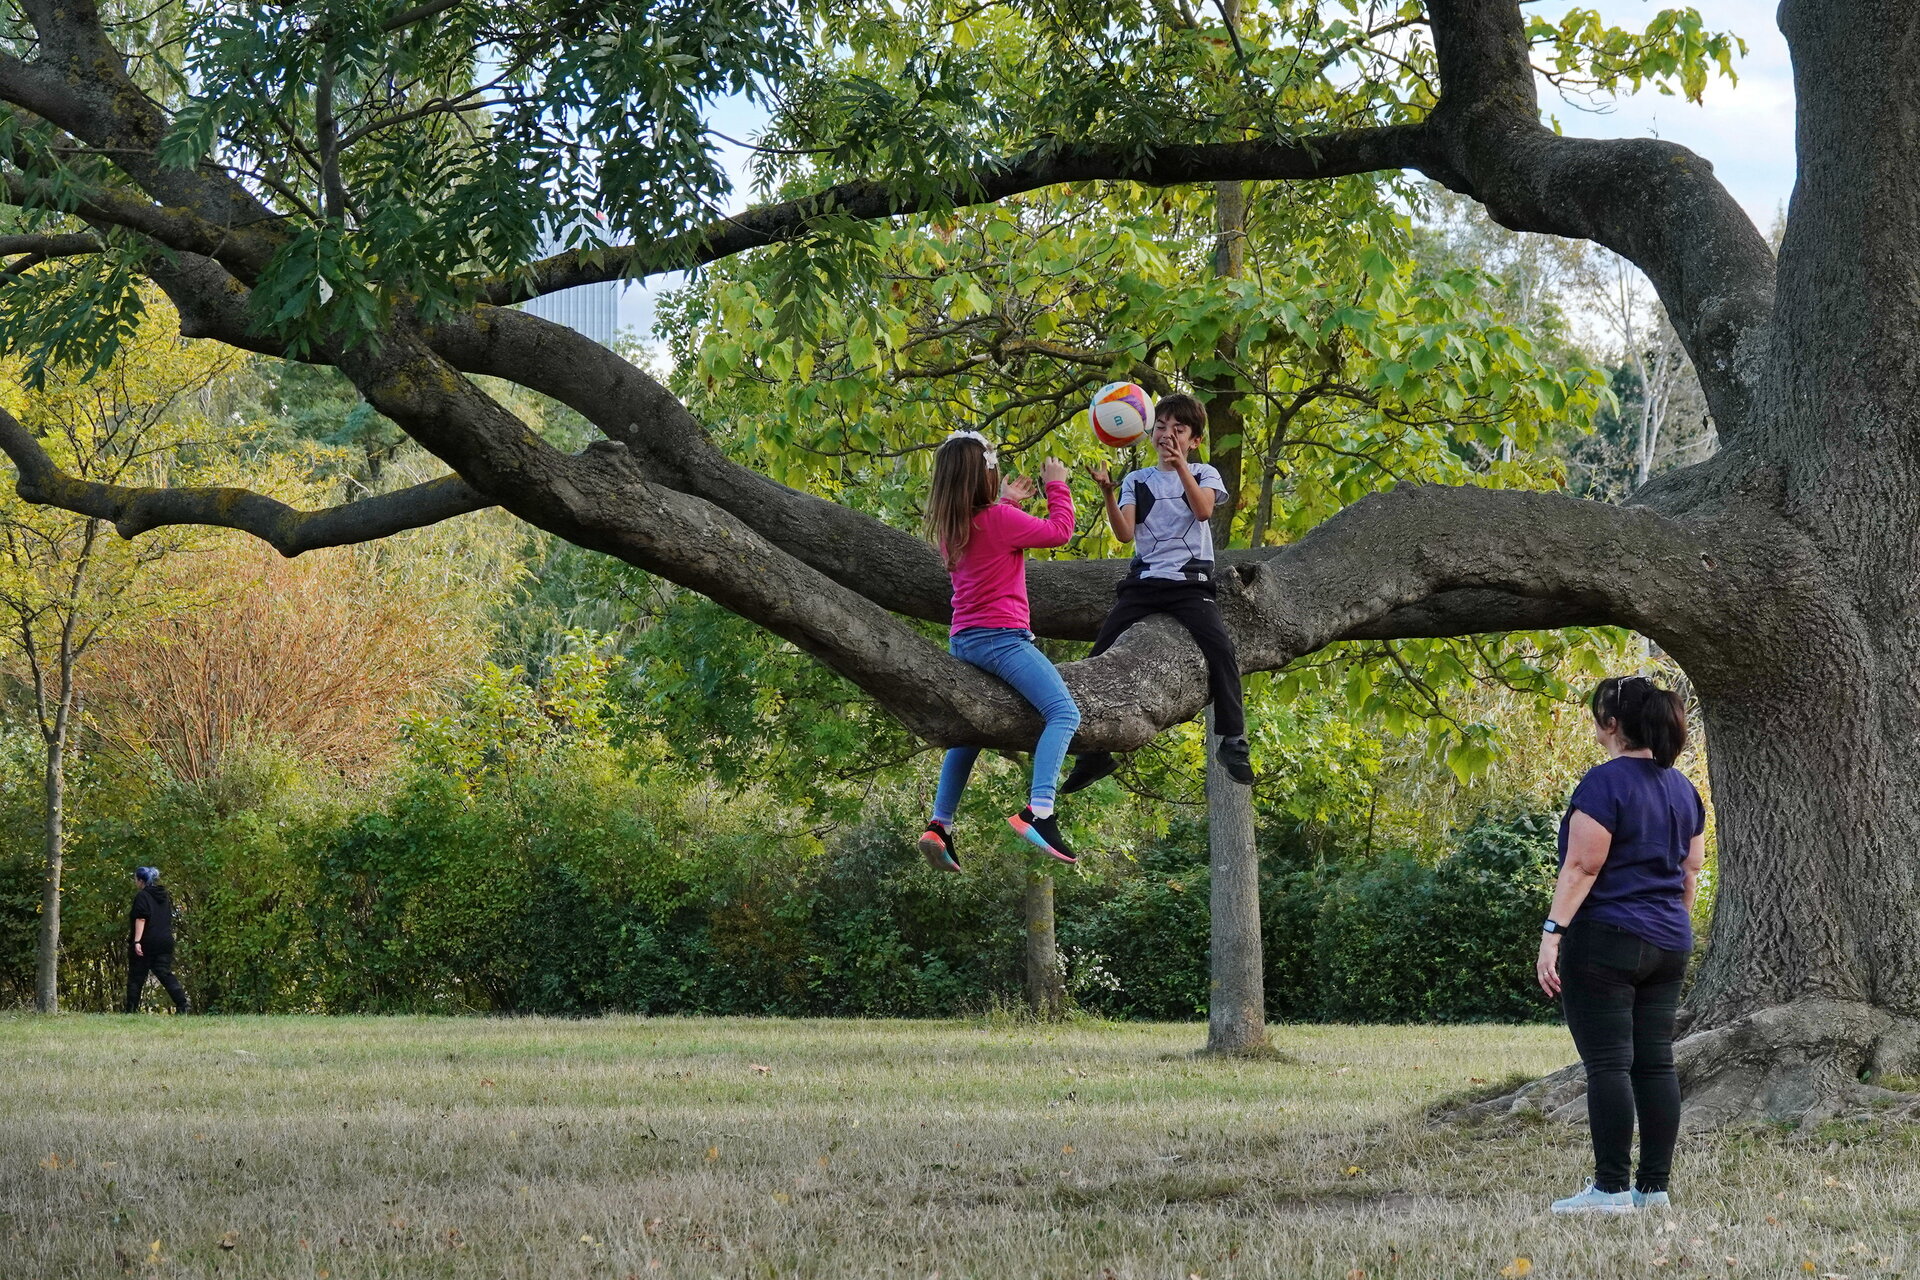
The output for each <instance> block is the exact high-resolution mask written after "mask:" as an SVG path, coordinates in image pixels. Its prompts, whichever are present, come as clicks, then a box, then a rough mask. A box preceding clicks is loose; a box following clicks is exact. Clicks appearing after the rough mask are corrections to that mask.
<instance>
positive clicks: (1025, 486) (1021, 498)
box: [1000, 476, 1033, 502]
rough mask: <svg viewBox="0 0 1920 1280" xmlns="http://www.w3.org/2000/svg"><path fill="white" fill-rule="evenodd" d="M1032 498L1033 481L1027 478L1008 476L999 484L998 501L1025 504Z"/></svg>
mask: <svg viewBox="0 0 1920 1280" xmlns="http://www.w3.org/2000/svg"><path fill="white" fill-rule="evenodd" d="M1032 496H1033V480H1032V479H1031V478H1030V477H1028V476H1008V477H1007V478H1006V479H1005V480H1002V481H1001V482H1000V501H1002V502H1025V501H1026V500H1027V499H1028V498H1031V497H1032Z"/></svg>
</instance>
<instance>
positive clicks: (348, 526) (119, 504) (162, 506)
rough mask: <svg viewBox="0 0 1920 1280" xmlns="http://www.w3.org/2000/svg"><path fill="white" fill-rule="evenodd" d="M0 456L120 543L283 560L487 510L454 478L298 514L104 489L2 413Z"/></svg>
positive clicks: (231, 496)
mask: <svg viewBox="0 0 1920 1280" xmlns="http://www.w3.org/2000/svg"><path fill="white" fill-rule="evenodd" d="M0 452H4V453H5V454H6V455H7V456H8V457H9V458H11V459H12V460H13V464H14V466H15V468H17V469H18V471H19V481H18V484H17V486H16V488H17V490H18V492H19V494H20V496H21V497H22V498H24V499H26V500H27V501H28V502H38V503H44V504H46V505H48V506H53V507H59V508H60V509H62V510H65V511H71V512H74V513H75V514H77V515H84V516H92V517H94V518H96V519H100V520H106V521H109V522H111V523H112V525H113V527H114V529H115V531H116V532H118V533H119V534H120V536H121V537H123V538H133V537H137V536H138V535H140V534H142V533H146V532H147V531H148V530H150V529H158V528H160V527H161V526H163V525H179V524H198V525H211V526H214V527H216V528H222V529H238V530H240V531H241V532H243V533H250V534H252V535H253V536H254V537H256V538H259V539H260V540H261V541H263V542H265V543H267V544H268V545H270V546H272V547H273V549H274V550H276V551H278V552H279V553H280V554H281V555H283V556H297V555H299V554H300V553H301V552H303V551H314V550H318V549H319V548H321V547H339V546H348V545H351V544H354V543H360V542H371V541H373V540H374V539H376V538H385V537H388V536H390V535H392V534H396V533H400V532H403V531H405V530H407V529H418V528H422V527H424V526H426V525H431V524H438V523H439V522H440V521H442V520H447V519H451V518H452V517H454V516H457V515H465V514H466V513H467V512H469V511H479V510H481V509H483V508H485V507H490V506H492V505H493V504H492V503H491V502H490V501H488V500H487V499H486V498H483V497H481V496H480V495H479V494H478V493H475V492H474V491H473V490H472V489H471V488H469V487H468V486H467V484H466V483H465V482H464V481H462V480H461V479H460V478H459V477H458V476H443V477H441V478H440V479H438V480H429V481H427V482H426V483H424V484H417V485H413V486H411V487H409V488H406V489H401V490H398V491H397V492H394V493H385V494H381V495H379V496H378V497H372V498H362V499H360V500H359V501H356V502H347V503H342V504H341V505H339V506H336V507H326V508H323V509H321V510H317V511H302V510H300V509H298V508H296V507H291V506H288V505H287V504H286V503H284V502H280V501H277V500H276V499H273V498H269V497H267V496H266V495H265V494H260V493H254V492H252V491H250V490H247V489H233V488H201V487H194V488H180V489H153V488H135V487H130V486H127V485H117V484H102V483H100V482H98V481H94V480H82V479H80V478H78V477H77V476H72V475H69V474H67V473H66V472H64V471H62V470H60V468H59V467H57V466H56V465H54V462H53V459H52V458H50V457H48V456H47V453H46V451H45V450H44V449H42V448H41V447H40V442H39V441H37V440H35V439H34V438H33V434H32V433H31V432H29V431H28V430H27V429H26V428H25V427H23V426H22V425H21V424H20V421H19V420H18V419H17V418H15V417H14V416H13V415H12V414H10V413H8V412H7V411H6V410H5V409H0Z"/></svg>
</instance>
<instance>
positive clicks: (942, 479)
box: [927, 436, 1000, 573]
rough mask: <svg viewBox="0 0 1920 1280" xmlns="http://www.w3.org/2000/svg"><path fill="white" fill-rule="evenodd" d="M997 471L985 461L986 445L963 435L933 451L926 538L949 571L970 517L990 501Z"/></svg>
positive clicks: (954, 565)
mask: <svg viewBox="0 0 1920 1280" xmlns="http://www.w3.org/2000/svg"><path fill="white" fill-rule="evenodd" d="M999 493H1000V477H999V474H998V473H997V472H996V471H995V470H994V469H993V468H992V467H989V466H988V465H987V449H986V446H985V445H983V444H981V443H980V442H979V441H978V440H969V439H967V438H965V437H964V436H963V437H961V438H959V439H956V440H948V441H947V442H946V443H944V444H942V445H941V446H940V448H939V450H938V451H937V452H935V453H934V455H933V492H932V493H931V494H929V495H928V497H927V540H928V541H930V542H932V543H933V548H934V550H936V551H938V552H939V553H940V559H941V561H942V562H944V563H945V564H946V566H947V572H948V573H952V572H953V571H954V570H955V569H956V568H958V567H959V565H960V556H961V554H962V553H964V552H965V551H966V549H967V540H968V539H969V538H971V537H972V536H973V518H974V517H975V516H977V515H979V514H980V513H981V512H982V511H985V510H986V509H987V508H988V507H990V506H992V505H993V502H994V499H995V498H996V497H998V496H999Z"/></svg>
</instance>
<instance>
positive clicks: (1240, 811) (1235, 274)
mask: <svg viewBox="0 0 1920 1280" xmlns="http://www.w3.org/2000/svg"><path fill="white" fill-rule="evenodd" d="M1238 11H1239V6H1238V4H1237V3H1232V2H1231V0H1230V2H1229V3H1228V4H1227V6H1226V8H1225V9H1224V12H1225V14H1226V20H1227V21H1228V22H1229V23H1233V22H1234V21H1235V20H1236V18H1237V15H1238ZM1214 229H1215V239H1214V249H1213V272H1214V275H1215V276H1217V277H1219V278H1221V279H1229V280H1230V279H1237V278H1239V277H1240V276H1242V275H1244V274H1245V273H1246V266H1247V186H1246V184H1245V183H1243V182H1222V183H1218V184H1216V186H1215V187H1214ZM1237 346H1238V335H1236V334H1230V333H1229V334H1222V335H1221V337H1220V344H1219V357H1220V361H1221V363H1222V364H1223V365H1225V364H1227V363H1229V362H1230V361H1231V359H1232V357H1233V355H1234V353H1235V350H1236V348H1237ZM1202 391H1203V393H1204V394H1205V396H1206V400H1207V431H1208V434H1209V435H1210V437H1211V438H1212V440H1213V441H1214V442H1215V443H1216V444H1219V443H1221V442H1225V447H1216V448H1214V449H1213V450H1212V451H1211V452H1210V454H1209V456H1210V457H1211V458H1212V460H1213V465H1214V466H1215V467H1216V468H1218V469H1219V471H1220V478H1221V480H1222V481H1223V482H1224V483H1225V485H1226V489H1227V498H1226V500H1225V501H1222V502H1220V503H1218V504H1217V505H1216V506H1215V507H1214V512H1213V521H1212V526H1213V541H1214V547H1215V552H1216V554H1218V552H1220V551H1224V550H1226V549H1227V547H1229V546H1230V545H1232V542H1233V516H1234V512H1235V509H1236V508H1237V506H1238V497H1239V493H1240V478H1241V470H1242V468H1241V463H1242V459H1243V458H1244V457H1245V454H1246V437H1245V431H1246V421H1245V419H1244V417H1243V416H1242V415H1241V413H1240V387H1239V384H1238V383H1237V382H1236V381H1235V379H1234V377H1233V375H1232V373H1231V372H1227V373H1223V374H1222V375H1221V376H1219V377H1217V378H1213V379H1209V380H1207V381H1206V382H1205V383H1204V385H1203V387H1202ZM1265 492H1266V491H1264V490H1263V499H1264V497H1265ZM1265 505H1266V504H1265V502H1264V501H1263V503H1262V507H1263V509H1264V508H1265ZM1204 741H1205V743H1206V751H1207V860H1208V864H1209V866H1210V867H1211V869H1212V877H1211V878H1212V885H1213V887H1212V891H1211V897H1210V901H1209V904H1208V908H1209V914H1210V917H1211V941H1212V946H1211V948H1210V949H1209V952H1208V957H1209V958H1208V981H1207V1052H1208V1053H1258V1052H1261V1051H1263V1050H1265V1049H1266V1048H1267V1047H1268V1043H1267V1011H1266V988H1265V983H1264V981H1263V979H1262V967H1263V964H1264V959H1263V956H1262V952H1261V943H1260V851H1259V849H1258V848H1257V847H1256V846H1255V843H1254V834H1253V790H1252V788H1250V787H1243V786H1241V785H1240V784H1239V783H1237V782H1235V781H1234V780H1233V779H1232V778H1229V777H1228V776H1227V774H1226V771H1225V770H1224V769H1222V768H1221V767H1220V764H1219V761H1218V760H1217V759H1215V757H1216V755H1217V754H1218V748H1219V745H1220V740H1219V739H1218V738H1217V737H1215V736H1214V733H1213V709H1212V708H1211V707H1209V708H1208V710H1207V732H1206V735H1205V738H1204Z"/></svg>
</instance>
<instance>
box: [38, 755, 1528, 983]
mask: <svg viewBox="0 0 1920 1280" xmlns="http://www.w3.org/2000/svg"><path fill="white" fill-rule="evenodd" d="M485 781H486V785H484V786H475V785H473V784H472V781H471V780H470V779H466V778H463V777H462V776H461V775H460V774H459V773H458V772H457V771H448V770H431V769H421V770H418V771H416V772H415V773H414V774H413V775H412V776H411V777H410V779H409V780H408V781H407V782H406V784H405V785H404V786H402V787H400V788H399V789H398V790H397V791H395V792H393V793H392V794H390V795H388V796H386V797H384V798H383V799H381V800H379V801H378V802H376V803H369V802H368V801H367V799H366V798H365V797H362V796H358V795H355V794H354V793H352V792H351V791H348V790H344V789H343V788H341V787H340V786H339V785H338V784H325V783H321V782H316V781H314V780H312V779H309V778H306V777H304V776H303V775H301V774H300V773H299V772H298V771H297V770H294V769H292V768H291V767H290V766H288V765H286V764H285V763H284V762H277V761H275V760H273V759H271V758H266V759H262V760H257V761H252V762H242V763H241V764H239V765H236V766H235V767H234V768H232V769H229V771H228V773H227V775H226V776H224V777H223V778H222V779H220V780H219V781H218V782H217V783H215V784H210V785H204V786H200V787H170V788H168V787H163V788H159V789H157V790H151V791H145V792H142V791H140V790H139V789H138V788H136V787H133V786H132V784H128V783H124V782H123V783H118V784H111V785H115V786H120V787H121V788H122V790H121V791H120V792H118V793H109V792H107V791H104V790H102V789H101V788H103V787H106V786H108V785H109V784H105V783H89V784H88V786H89V788H90V791H89V794H87V795H86V796H85V798H84V803H82V804H78V805H76V812H78V813H80V814H82V815H85V814H94V815H98V814H103V813H105V814H111V815H113V816H112V817H111V818H104V819H103V818H97V817H96V818H94V819H92V820H87V819H85V818H84V817H83V818H82V820H81V821H78V822H77V823H76V825H75V842H74V849H73V851H72V853H71V854H70V857H69V867H70V872H69V877H68V894H67V898H66V905H65V918H64V923H65V930H64V938H65V946H64V948H63V951H64V955H63V968H64V970H65V983H64V986H65V988H66V990H65V994H64V999H65V1001H66V1003H67V1004H68V1006H69V1007H73V1008H108V1007H111V1006H112V1004H113V1003H114V1002H115V1001H116V999H117V997H118V991H119V986H118V984H119V983H120V982H122V981H124V976H123V972H122V969H121V965H122V964H123V953H124V946H123V941H122V931H123V930H124V913H125V910H126V903H127V900H128V898H129V896H130V894H131V891H132V889H131V884H130V882H129V881H128V879H127V871H128V869H129V868H131V867H133V866H135V865H139V864H142V863H152V864H154V865H158V866H160V867H161V868H162V869H163V871H164V873H165V875H166V878H167V881H168V883H169V885H170V886H171V887H172V889H173V892H174V895H175V898H176V901H177V902H178V903H179V905H180V908H181V911H182V917H183V918H182V920H181V924H180V936H181V946H180V956H179V968H180V970H181V972H182V974H183V976H184V977H185V979H186V981H187V983H188V985H189V988H190V989H191V991H192V992H193V995H194V998H195V1000H196V1002H197V1003H198V1004H199V1005H200V1006H201V1007H203V1008H206V1009H209V1010H213V1011H227V1012H290V1011H303V1010H305V1011H319V1012H340V1013H346V1012H433V1011H443V1012H461V1011H499V1012H526V1013H544V1014H560V1015H574V1014H579V1015H585V1014H593V1013H598V1012H603V1011H634V1012H645V1013H724V1014H792V1015H862V1016H877V1017H924V1016H943V1015H951V1014H954V1013H961V1012H967V1011H971V1010H979V1009H983V1008H987V1007H992V1006H995V1005H1004V1004H1010V1003H1017V1002H1018V999H1019V993H1020V991H1021V985H1022V984H1021V964H1022V947H1023V941H1024V934H1023V929H1022V925H1021V894H1022V880H1023V875H1024V872H1025V869H1026V867H1027V866H1028V862H1027V859H1026V857H1025V855H1024V852H1022V851H1021V850H1019V849H1016V848H1014V847H1013V846H1012V842H1011V841H1010V840H1008V841H1006V842H1003V843H1002V844H1001V845H999V846H997V847H996V846H995V845H994V844H993V843H992V842H990V841H988V840H986V839H985V838H982V840H981V841H980V842H979V845H978V846H977V847H976V846H970V847H969V850H968V859H967V873H966V874H964V875H960V876H952V875H935V874H933V873H931V872H929V871H928V870H927V869H926V867H925V865H924V864H923V863H922V862H921V861H920V859H919V857H918V855H917V854H916V853H915V852H914V850H913V847H912V838H913V836H914V834H915V833H916V832H917V827H915V826H914V825H913V823H912V821H911V817H910V816H903V817H900V818H898V819H894V818H886V817H881V818H878V819H877V820H875V821H874V822H872V823H870V824H869V825H867V826H864V827H861V828H857V829H854V830H852V831H850V832H847V833H844V834H842V835H840V836H838V837H836V838H834V839H832V840H830V841H828V842H827V843H826V844H825V846H824V847H822V846H821V845H819V844H818V843H817V842H814V841H811V840H808V839H796V838H787V837H785V836H783V835H782V833H781V831H780V828H779V825H778V821H777V818H778V815H777V814H769V813H764V812H754V811H752V810H745V809H741V808H739V807H738V806H737V805H736V804H733V803H731V802H728V801H725V800H717V799H715V798H714V797H705V798H703V799H701V801H700V805H702V806H704V807H699V808H697V809H695V808H690V801H689V798H688V797H687V796H685V795H684V794H678V793H675V792H673V791H671V790H670V789H669V788H668V787H667V786H666V785H665V784H661V785H658V786H656V785H653V784H651V783H649V782H648V781H646V771H645V770H636V769H633V768H632V767H631V762H630V761H628V760H626V759H624V758H622V757H621V756H620V755H618V753H616V752H613V751H611V750H606V749H598V748H595V749H579V750H566V751H561V752H558V753H557V754H554V755H553V756H552V757H551V758H546V759H541V760H536V761H534V762H532V764H530V765H527V766H526V767H524V768H521V769H518V770H517V771H515V772H513V773H512V774H511V775H510V776H498V775H495V776H490V777H488V778H487V779H486V780H485ZM16 807H17V808H19V809H20V811H21V812H22V813H24V812H25V809H26V807H25V806H16ZM1262 847H1263V850H1265V851H1266V854H1267V856H1266V859H1265V861H1266V865H1267V870H1266V872H1265V874H1264V875H1263V878H1262V882H1261V888H1262V901H1261V912H1262V918H1263V922H1264V928H1265V938H1266V964H1267V994H1268V1008H1269V1014H1270V1016H1272V1017H1273V1018H1275V1019H1284V1020H1345V1021H1462V1020H1474V1019H1501V1020H1515V1019H1527V1018H1536V1017H1542V1016H1547V1015H1548V1014H1550V1012H1551V1010H1550V1007H1549V1006H1547V1005H1546V1003H1545V1002H1544V1001H1542V1000H1540V999H1539V998H1538V996H1537V993H1535V992H1533V990H1532V977H1531V956H1532V948H1533V938H1534V935H1535V933H1536V932H1537V927H1538V923H1539V920H1540V918H1541V917H1542V916H1543V915H1544V914H1545V912H1546V903H1547V900H1548V895H1549V891H1550V885H1551V879H1552V867H1553V820H1552V818H1551V817H1548V816H1545V815H1521V816H1517V817H1508V818H1502V819H1492V818H1488V819H1483V820H1481V821H1480V822H1478V823H1476V824H1475V825H1474V826H1473V827H1472V828H1470V829H1469V830H1468V831H1466V832H1465V833H1463V835H1462V837H1461V839H1460V841H1459V843H1458V847H1457V848H1456V849H1454V850H1453V851H1452V852H1450V853H1449V854H1448V856H1446V857H1444V858H1442V859H1441V860H1440V861H1438V862H1437V863H1435V864H1432V865H1427V864H1424V863H1422V862H1419V861H1417V860H1415V859H1413V858H1410V857H1407V856H1404V855H1392V856H1384V857H1377V858H1373V859H1368V860H1364V861H1352V862H1339V861H1335V862H1331V863H1328V862H1313V861H1310V860H1309V859H1308V858H1307V856H1306V855H1305V854H1304V853H1303V852H1302V850H1301V849H1299V848H1297V847H1295V846H1294V845H1293V844H1292V843H1290V837H1289V835H1288V833H1287V832H1286V831H1284V830H1270V831H1265V832H1263V835H1262ZM4 848H5V850H6V853H5V855H4V856H0V992H4V993H6V994H7V996H8V997H9V998H11V999H12V1000H13V1001H15V1002H18V1001H20V1000H21V999H22V998H30V994H31V990H32V956H33V938H32V926H33V918H34V912H35V901H34V897H35V895H36V894H37V886H38V878H37V870H36V868H35V866H34V864H33V861H32V856H33V854H32V850H31V846H30V845H28V844H26V843H24V842H22V841H19V840H12V841H10V842H9V843H8V844H7V845H5V846H4ZM1090 862H1091V864H1092V865H1090V866H1089V867H1087V868H1086V869H1084V870H1082V871H1079V872H1071V871H1062V872H1059V873H1057V874H1056V877H1055V879H1056V888H1057V907H1056V910H1057V918H1058V921H1059V929H1060V939H1061V944H1062V947H1063V951H1064V954H1065V957H1066V960H1067V964H1068V976H1069V982H1070V986H1071V988H1072V990H1073V993H1074V996H1075V998H1076V1000H1078V1002H1079V1003H1080V1004H1081V1005H1082V1006H1083V1007H1085V1008H1087V1009H1089V1010H1092V1011H1095V1012H1098V1013H1102V1014H1106V1015H1109V1016H1114V1017H1128V1018H1172V1019H1184V1018H1194V1017H1201V1016H1204V1013H1205V1009H1206V999H1207V948H1208V901H1207V898H1208V888H1209V884H1208V876H1207V869H1206V866H1205V833H1204V829H1203V827H1202V826H1201V825H1200V824H1198V823H1195V822H1185V823H1181V824H1177V825H1176V826H1175V828H1174V830H1173V831H1171V832H1170V833H1169V834H1168V835H1167V836H1166V837H1164V838H1163V839H1161V840H1159V841H1157V842H1155V843H1153V844H1152V845H1150V846H1149V847H1147V848H1146V849H1144V850H1143V851H1142V852H1141V853H1140V855H1139V857H1138V859H1137V860H1128V859H1124V858H1102V859H1095V860H1090Z"/></svg>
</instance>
